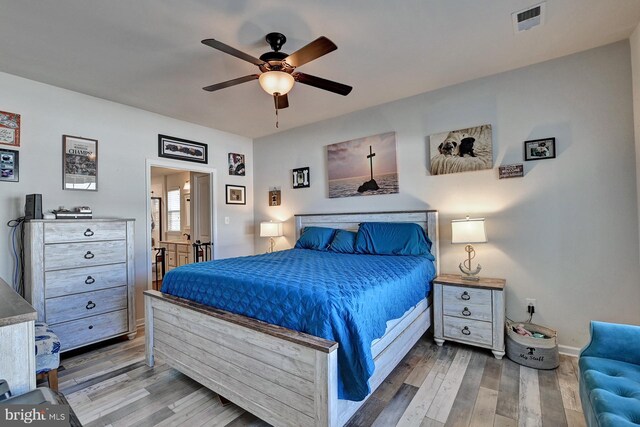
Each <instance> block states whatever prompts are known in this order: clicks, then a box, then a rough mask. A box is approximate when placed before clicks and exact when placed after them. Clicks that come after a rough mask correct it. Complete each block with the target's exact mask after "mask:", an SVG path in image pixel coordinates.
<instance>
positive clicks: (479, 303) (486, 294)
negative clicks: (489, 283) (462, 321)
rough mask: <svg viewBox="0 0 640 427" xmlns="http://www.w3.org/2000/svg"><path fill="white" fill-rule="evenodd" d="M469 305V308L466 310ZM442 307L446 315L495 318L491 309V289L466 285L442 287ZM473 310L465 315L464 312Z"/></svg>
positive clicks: (480, 318)
mask: <svg viewBox="0 0 640 427" xmlns="http://www.w3.org/2000/svg"><path fill="white" fill-rule="evenodd" d="M465 307H467V308H468V310H466V311H465V310H464V308H465ZM442 309H443V311H444V314H445V315H448V316H458V317H469V318H471V319H477V320H485V321H487V322H490V321H491V320H492V319H493V315H492V311H491V291H490V290H488V289H475V288H467V287H464V286H444V287H443V289H442ZM463 311H465V313H466V312H467V311H469V312H471V315H467V316H465V315H464V314H462V312H463Z"/></svg>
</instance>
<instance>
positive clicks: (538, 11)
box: [511, 2, 546, 33]
mask: <svg viewBox="0 0 640 427" xmlns="http://www.w3.org/2000/svg"><path fill="white" fill-rule="evenodd" d="M545 9H546V3H545V2H542V3H540V4H537V5H535V6H531V7H528V8H526V9H524V10H520V11H518V12H514V13H512V14H511V18H512V19H513V31H514V32H516V33H520V32H522V31H527V30H530V29H532V28H534V27H537V26H539V25H543V24H544V19H545Z"/></svg>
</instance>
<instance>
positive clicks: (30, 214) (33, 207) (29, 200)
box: [24, 194, 42, 220]
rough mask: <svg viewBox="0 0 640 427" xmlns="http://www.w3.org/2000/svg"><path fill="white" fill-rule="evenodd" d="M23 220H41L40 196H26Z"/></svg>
mask: <svg viewBox="0 0 640 427" xmlns="http://www.w3.org/2000/svg"><path fill="white" fill-rule="evenodd" d="M24 219H25V220H29V219H42V194H27V197H26V201H25V204H24Z"/></svg>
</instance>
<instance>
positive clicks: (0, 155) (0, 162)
mask: <svg viewBox="0 0 640 427" xmlns="http://www.w3.org/2000/svg"><path fill="white" fill-rule="evenodd" d="M19 156H20V153H19V152H18V151H15V150H5V149H4V148H0V182H2V181H4V182H18V181H19Z"/></svg>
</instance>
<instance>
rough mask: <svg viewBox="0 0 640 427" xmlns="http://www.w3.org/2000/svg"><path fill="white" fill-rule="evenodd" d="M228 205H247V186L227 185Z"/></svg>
mask: <svg viewBox="0 0 640 427" xmlns="http://www.w3.org/2000/svg"><path fill="white" fill-rule="evenodd" d="M225 188H226V193H227V204H228V205H246V204H247V187H245V186H244V185H229V184H227V185H226V187H225Z"/></svg>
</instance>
